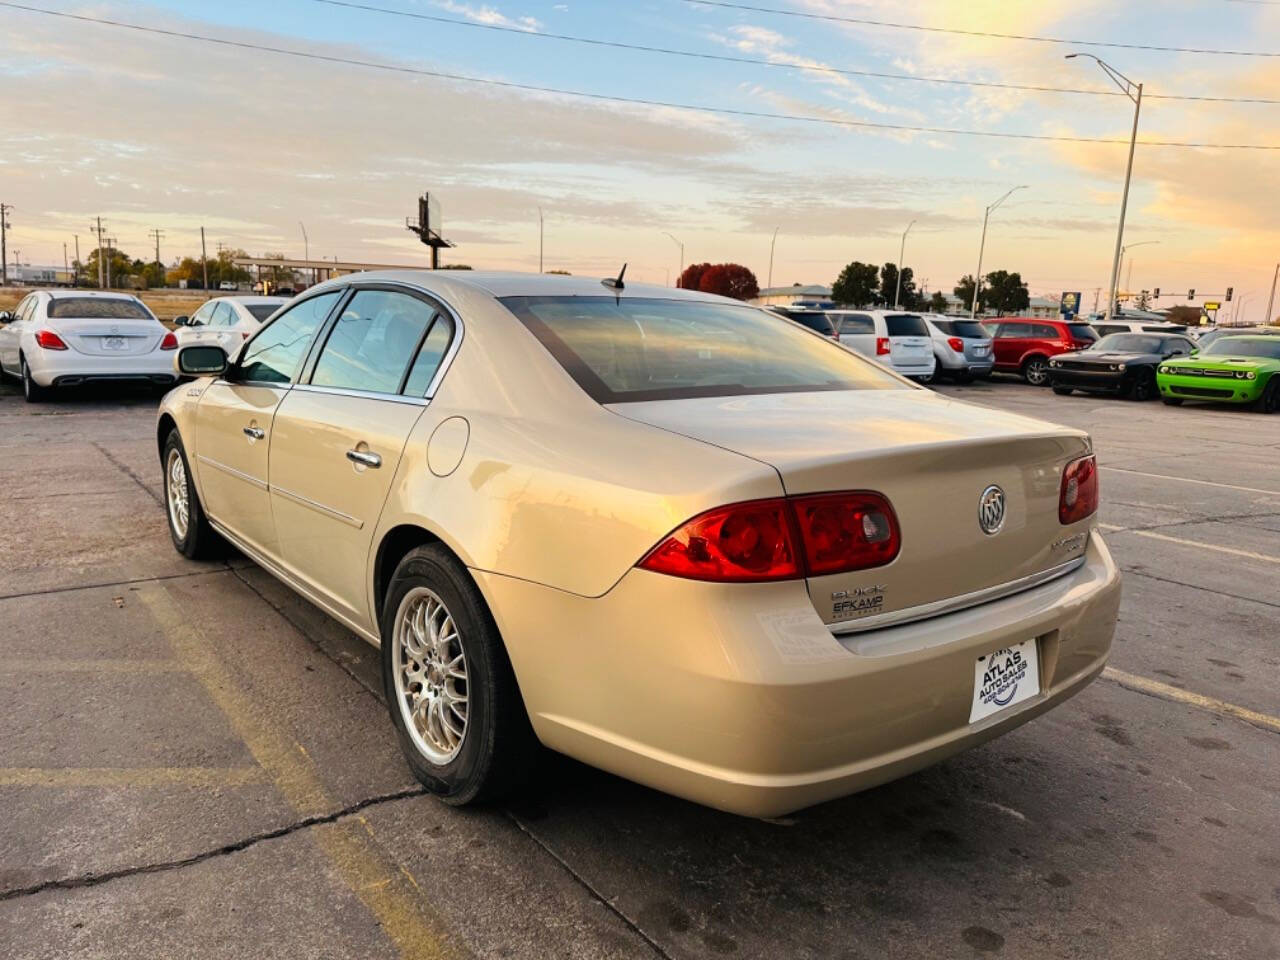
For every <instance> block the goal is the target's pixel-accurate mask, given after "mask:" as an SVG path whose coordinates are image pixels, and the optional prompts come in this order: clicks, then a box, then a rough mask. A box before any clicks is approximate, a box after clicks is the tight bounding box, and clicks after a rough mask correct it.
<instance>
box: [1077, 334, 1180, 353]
mask: <svg viewBox="0 0 1280 960" xmlns="http://www.w3.org/2000/svg"><path fill="white" fill-rule="evenodd" d="M1089 349H1090V350H1096V351H1099V352H1101V353H1159V352H1160V351H1161V349H1163V346H1162V341H1161V339H1160V338H1159V337H1153V336H1150V335H1147V334H1141V333H1113V334H1111V335H1110V336H1108V337H1103V338H1102V339H1101V340H1099V341H1098V342H1097V343H1095V344H1093V345H1092V346H1091V347H1089Z"/></svg>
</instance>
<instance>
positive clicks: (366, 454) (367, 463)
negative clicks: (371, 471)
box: [347, 450, 382, 468]
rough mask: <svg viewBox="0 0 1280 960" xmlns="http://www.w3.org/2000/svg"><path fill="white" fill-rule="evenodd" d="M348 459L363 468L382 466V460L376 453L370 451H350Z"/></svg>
mask: <svg viewBox="0 0 1280 960" xmlns="http://www.w3.org/2000/svg"><path fill="white" fill-rule="evenodd" d="M347 459H348V460H350V461H351V462H352V463H358V464H360V465H361V466H363V467H375V468H376V467H380V466H382V458H381V457H380V456H378V455H377V454H376V453H372V452H370V451H368V450H348V451H347Z"/></svg>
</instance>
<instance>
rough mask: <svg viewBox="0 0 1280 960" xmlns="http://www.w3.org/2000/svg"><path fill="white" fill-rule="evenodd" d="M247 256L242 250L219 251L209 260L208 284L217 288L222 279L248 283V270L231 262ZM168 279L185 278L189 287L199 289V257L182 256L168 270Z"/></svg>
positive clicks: (201, 280)
mask: <svg viewBox="0 0 1280 960" xmlns="http://www.w3.org/2000/svg"><path fill="white" fill-rule="evenodd" d="M248 256H249V254H247V253H245V252H244V251H243V250H221V251H219V252H218V255H217V256H216V257H213V258H211V259H210V260H209V286H211V287H213V288H214V289H217V287H218V284H220V283H221V282H222V281H223V280H230V281H231V282H232V283H248V282H249V281H250V280H252V279H253V276H252V274H250V273H249V271H248V270H246V269H245V268H244V267H237V266H236V265H235V263H234V262H233V261H235V260H243V259H244V258H246V257H248ZM273 272H274V271H273ZM168 279H169V280H170V281H172V282H174V283H178V282H180V281H182V280H185V281H187V287H188V288H189V289H200V288H202V287H203V285H204V266H203V265H202V264H201V262H200V258H199V257H183V258H182V259H181V260H180V261H178V265H177V266H176V267H173V268H172V269H171V270H169V276H168Z"/></svg>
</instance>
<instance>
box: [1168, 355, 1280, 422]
mask: <svg viewBox="0 0 1280 960" xmlns="http://www.w3.org/2000/svg"><path fill="white" fill-rule="evenodd" d="M1156 383H1157V385H1158V386H1159V387H1160V399H1161V400H1163V401H1164V402H1165V403H1167V404H1170V405H1172V406H1177V405H1178V404H1180V403H1182V401H1183V400H1208V401H1211V402H1216V403H1236V404H1245V403H1251V404H1253V405H1254V407H1255V409H1257V410H1260V411H1261V412H1263V413H1274V412H1275V411H1276V410H1277V409H1280V337H1250V336H1238V337H1236V336H1226V337H1221V338H1219V339H1217V340H1215V341H1213V343H1212V344H1210V345H1209V346H1208V347H1206V348H1205V349H1204V350H1203V351H1201V352H1200V353H1197V354H1196V355H1195V356H1193V357H1182V358H1179V359H1177V360H1167V361H1165V362H1164V363H1162V364H1160V367H1159V369H1158V370H1157V371H1156Z"/></svg>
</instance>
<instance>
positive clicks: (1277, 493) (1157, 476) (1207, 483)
mask: <svg viewBox="0 0 1280 960" xmlns="http://www.w3.org/2000/svg"><path fill="white" fill-rule="evenodd" d="M1099 469H1101V470H1114V471H1115V472H1116V473H1131V474H1133V475H1134V476H1135V477H1150V478H1151V479H1152V480H1176V481H1177V482H1178V483H1195V484H1199V485H1200V486H1202V487H1221V488H1222V489H1223V490H1239V491H1240V492H1241V493H1261V494H1263V495H1264V496H1268V497H1280V490H1262V489H1260V488H1259V487H1241V486H1237V485H1236V484H1234V483H1219V482H1217V481H1216V480H1193V479H1191V478H1190V477H1171V476H1169V475H1168V474H1167V473H1143V472H1142V471H1141V470H1126V469H1125V468H1124V467H1107V466H1100V467H1099Z"/></svg>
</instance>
